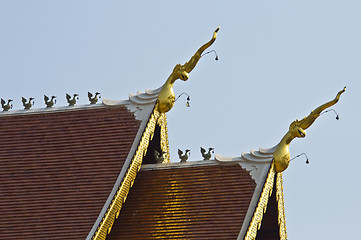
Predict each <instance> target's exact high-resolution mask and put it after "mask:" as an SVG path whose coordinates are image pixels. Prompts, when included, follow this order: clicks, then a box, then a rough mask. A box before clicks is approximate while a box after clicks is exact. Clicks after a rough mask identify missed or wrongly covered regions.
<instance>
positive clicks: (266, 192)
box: [244, 163, 276, 240]
mask: <svg viewBox="0 0 361 240" xmlns="http://www.w3.org/2000/svg"><path fill="white" fill-rule="evenodd" d="M275 173H276V172H275V170H274V164H273V163H272V164H271V168H270V170H269V172H268V175H267V178H266V182H265V184H264V187H263V189H262V193H261V196H260V198H259V201H258V204H257V207H256V210H255V212H254V214H253V217H252V220H251V223H250V225H249V227H248V230H247V233H246V236H245V237H244V239H245V240H254V239H256V236H257V232H258V230H259V229H260V228H261V223H262V219H263V215H264V213H265V212H266V210H267V204H268V199H269V198H270V197H271V194H272V190H273V184H274V179H275Z"/></svg>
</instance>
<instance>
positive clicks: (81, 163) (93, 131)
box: [0, 93, 156, 239]
mask: <svg viewBox="0 0 361 240" xmlns="http://www.w3.org/2000/svg"><path fill="white" fill-rule="evenodd" d="M144 98H146V99H144ZM155 100H156V98H154V97H152V94H149V93H143V94H138V95H136V96H131V97H130V98H129V100H126V101H121V102H111V106H109V104H108V105H106V104H96V105H84V106H73V107H57V108H50V109H45V108H44V109H31V110H19V111H9V112H1V113H0V136H1V137H0V146H1V147H0V181H1V186H0V192H1V198H0V208H1V218H0V225H1V228H2V229H6V230H5V231H1V232H2V233H1V239H20V238H21V239H85V238H86V237H87V236H88V234H89V232H91V229H92V227H93V226H95V227H93V228H94V229H96V227H97V226H96V225H97V224H99V223H100V221H101V219H102V217H103V215H104V212H105V211H106V210H107V207H108V206H109V205H110V202H111V200H112V198H113V197H114V194H115V192H116V190H117V188H118V187H119V184H120V182H121V180H122V178H123V177H124V174H125V171H126V170H127V167H128V166H129V164H130V160H131V158H132V157H133V155H134V152H135V150H136V148H137V146H138V144H139V141H140V137H141V136H142V134H143V131H144V128H145V126H146V124H147V122H148V119H149V116H150V113H151V112H152V110H153V108H154V104H155ZM105 102H106V103H108V102H109V101H107V100H105ZM123 167H124V170H123ZM122 170H123V171H122ZM93 232H94V231H93Z"/></svg>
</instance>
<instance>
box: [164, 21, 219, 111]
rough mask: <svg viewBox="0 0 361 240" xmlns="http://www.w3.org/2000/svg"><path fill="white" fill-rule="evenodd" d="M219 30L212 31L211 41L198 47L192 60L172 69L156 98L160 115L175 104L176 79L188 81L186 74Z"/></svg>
mask: <svg viewBox="0 0 361 240" xmlns="http://www.w3.org/2000/svg"><path fill="white" fill-rule="evenodd" d="M219 28H220V27H218V28H217V29H216V30H215V31H214V33H213V37H212V39H211V40H210V41H209V42H207V43H205V44H204V45H203V46H202V47H200V48H199V49H198V51H197V52H196V53H195V54H194V55H193V56H192V58H191V59H190V60H189V61H187V62H186V63H185V64H183V65H180V64H177V65H176V66H175V67H174V69H173V72H172V73H171V74H170V76H169V77H168V79H167V81H166V82H165V84H164V85H163V87H162V90H161V91H160V93H159V96H158V111H159V112H161V113H165V112H168V111H169V110H170V109H171V108H172V107H173V105H174V102H175V95H174V91H173V84H174V82H175V81H176V80H177V79H181V80H183V81H187V80H188V77H189V75H188V73H190V72H191V71H192V70H193V69H194V67H195V66H196V65H197V63H198V61H199V59H200V58H201V55H202V53H203V52H204V50H206V49H207V48H209V47H210V46H211V45H212V44H213V43H214V41H215V40H216V38H217V32H218V30H219Z"/></svg>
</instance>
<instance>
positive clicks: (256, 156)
mask: <svg viewBox="0 0 361 240" xmlns="http://www.w3.org/2000/svg"><path fill="white" fill-rule="evenodd" d="M276 147H277V146H275V147H272V148H260V149H259V150H258V151H256V150H251V151H250V152H249V153H246V152H243V153H242V154H241V156H240V157H224V156H221V155H219V154H216V155H215V159H216V160H217V161H220V162H223V163H227V162H238V164H239V165H240V166H241V167H242V168H244V169H246V170H247V171H249V172H250V175H251V177H252V178H253V180H254V181H255V182H256V184H257V185H259V184H260V183H262V182H263V181H264V174H265V171H268V166H269V165H270V163H272V160H273V155H272V154H273V151H274V150H275V149H276Z"/></svg>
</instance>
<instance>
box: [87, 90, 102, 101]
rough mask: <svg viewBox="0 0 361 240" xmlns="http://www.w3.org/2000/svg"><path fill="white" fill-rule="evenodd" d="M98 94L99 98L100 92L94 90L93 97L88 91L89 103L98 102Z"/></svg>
mask: <svg viewBox="0 0 361 240" xmlns="http://www.w3.org/2000/svg"><path fill="white" fill-rule="evenodd" d="M98 95H99V98H100V93H98V92H96V93H95V96H94V97H93V94H91V93H90V92H88V98H89V102H90V104H96V103H97V102H98Z"/></svg>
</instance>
